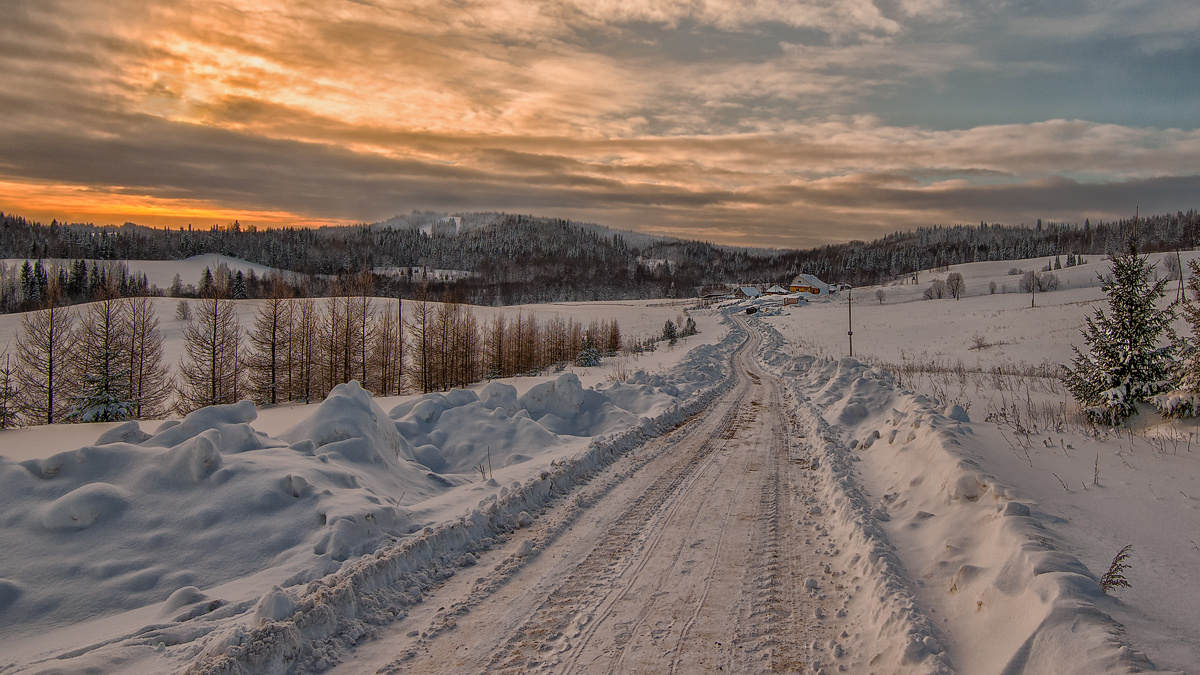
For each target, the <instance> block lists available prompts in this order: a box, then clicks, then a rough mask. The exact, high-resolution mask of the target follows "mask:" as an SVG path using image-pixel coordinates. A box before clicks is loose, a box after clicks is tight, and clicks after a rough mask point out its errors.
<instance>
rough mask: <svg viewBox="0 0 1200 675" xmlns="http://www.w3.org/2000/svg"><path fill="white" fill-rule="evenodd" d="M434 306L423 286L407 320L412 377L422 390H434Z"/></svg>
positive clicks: (409, 366)
mask: <svg viewBox="0 0 1200 675" xmlns="http://www.w3.org/2000/svg"><path fill="white" fill-rule="evenodd" d="M433 321H434V308H433V306H432V305H431V304H430V303H429V291H428V289H427V288H424V287H423V288H422V289H421V291H420V292H419V293H418V294H417V298H416V301H415V302H414V303H413V311H412V313H411V314H410V315H409V318H408V319H407V320H406V321H405V326H406V328H407V330H408V335H409V344H411V345H412V356H411V358H409V360H408V368H409V372H410V379H411V380H412V382H413V383H414V384H415V385H416V386H418V387H420V388H421V391H422V392H425V393H428V392H431V391H433V376H434V367H435V365H436V364H435V361H434V358H435V357H434V353H433V351H434V345H433Z"/></svg>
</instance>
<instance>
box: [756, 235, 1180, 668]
mask: <svg viewBox="0 0 1200 675" xmlns="http://www.w3.org/2000/svg"><path fill="white" fill-rule="evenodd" d="M1197 255H1200V252H1196V251H1184V252H1183V254H1182V258H1183V260H1184V263H1185V265H1186V263H1187V261H1188V260H1189V259H1191V258H1192V257H1194V256H1197ZM1156 261H1157V263H1158V267H1157V268H1156V269H1158V270H1159V271H1162V270H1163V269H1164V268H1165V267H1166V265H1165V256H1162V255H1159V254H1153V255H1152V256H1151V262H1156ZM1038 264H1039V261H1037V260H1029V261H1010V262H1004V263H974V264H967V265H959V266H955V267H952V268H951V269H950V271H957V272H960V273H961V274H963V276H964V277H965V279H966V283H967V290H968V295H967V297H965V298H963V299H962V300H959V301H955V300H953V299H949V298H947V299H944V300H929V301H926V300H920V299H918V298H919V297H920V295H919V294H915V295H913V296H912V298H913V300H914V301H905V300H904V299H902V296H901V295H900V294H899V293H898V292H894V291H898V290H900V289H909V288H916V287H914V286H912V285H909V286H907V287H906V286H900V287H893V286H887V287H884V288H885V289H886V293H887V296H886V299H885V301H884V302H883V303H882V304H881V303H879V302H877V301H875V300H874V299H872V295H873V290H872V289H869V288H868V289H855V291H854V308H853V310H854V313H853V318H854V324H853V328H854V355H855V357H857V358H858V359H860V360H861V361H863V362H866V363H870V364H873V365H878V366H880V367H883V368H885V369H887V370H888V371H889V373H890V374H891V375H893V376H895V378H896V382H897V385H898V387H899V388H903V389H909V390H912V391H914V392H915V393H917V394H923V395H925V396H926V397H927V399H928V401H929V405H931V406H932V407H933V408H935V409H944V407H945V406H948V405H950V404H957V405H959V406H960V407H962V408H964V409H965V410H966V412H968V413H969V416H970V418H971V420H972V423H971V424H969V425H966V424H964V425H963V427H964V429H968V428H969V429H970V430H971V431H972V432H973V433H972V434H971V435H969V436H960V437H959V440H960V442H961V445H953V444H951V445H948V446H947V451H948V452H949V453H950V454H951V455H952V456H954V457H956V458H960V459H964V460H969V461H970V462H973V463H974V464H976V465H978V467H980V468H981V471H980V473H982V474H984V475H986V476H991V477H994V479H995V481H996V483H997V485H1000V486H1010V487H1009V488H1007V489H1008V490H1009V491H1010V492H1011V494H1013V495H1015V496H1017V497H1018V498H1019V500H1020V501H1021V502H1022V503H1024V504H1026V505H1028V506H1030V508H1031V510H1032V512H1033V513H1034V515H1035V516H1036V517H1037V519H1038V522H1039V523H1041V524H1042V525H1044V526H1045V530H1044V531H1042V532H1040V533H1039V534H1038V536H1039V537H1043V538H1045V539H1047V540H1048V541H1050V542H1051V543H1052V544H1053V545H1054V546H1055V547H1056V548H1057V549H1059V550H1061V551H1065V552H1068V553H1069V554H1070V555H1072V556H1074V557H1075V558H1077V559H1078V560H1079V561H1081V562H1082V563H1083V564H1084V565H1085V566H1086V568H1087V570H1088V571H1089V573H1090V574H1091V575H1092V576H1093V577H1097V578H1098V577H1100V576H1101V575H1103V574H1104V572H1105V571H1106V570H1107V569H1108V567H1109V564H1110V563H1111V561H1112V560H1113V558H1114V556H1115V555H1116V554H1117V552H1118V551H1120V550H1121V548H1122V547H1124V546H1126V545H1132V549H1131V551H1130V559H1129V561H1128V562H1129V564H1130V565H1131V566H1132V567H1131V568H1130V569H1129V570H1127V571H1126V576H1127V577H1128V579H1129V582H1130V584H1131V588H1120V589H1116V590H1115V591H1113V592H1112V593H1110V594H1109V595H1106V596H1103V597H1101V598H1099V606H1100V608H1101V610H1102V611H1103V612H1104V613H1106V614H1108V615H1110V616H1112V617H1113V618H1114V619H1115V620H1116V621H1118V622H1119V623H1120V624H1121V625H1122V626H1123V629H1122V630H1123V635H1124V636H1125V639H1127V640H1128V641H1129V642H1130V643H1131V644H1132V646H1133V647H1134V649H1135V650H1137V651H1144V652H1145V653H1146V654H1147V655H1148V656H1149V658H1150V659H1151V660H1152V661H1153V662H1154V663H1155V664H1156V665H1157V666H1158V667H1160V668H1167V669H1174V670H1182V671H1187V672H1191V671H1193V670H1194V669H1195V667H1196V664H1197V663H1200V633H1197V631H1196V630H1195V626H1197V625H1200V590H1198V589H1200V547H1198V546H1197V544H1198V543H1200V538H1198V537H1196V536H1195V535H1194V532H1195V531H1196V530H1197V527H1196V523H1197V522H1200V520H1198V518H1200V487H1197V486H1200V444H1198V443H1197V442H1196V438H1197V426H1196V425H1197V422H1196V421H1195V420H1176V421H1171V420H1163V419H1161V418H1160V417H1158V416H1157V415H1156V414H1154V413H1153V412H1152V411H1150V410H1148V409H1146V410H1143V414H1141V415H1138V416H1136V417H1134V418H1132V419H1131V420H1130V425H1131V428H1129V429H1120V430H1112V429H1097V428H1094V427H1091V426H1090V425H1088V424H1087V423H1086V422H1085V421H1084V420H1082V418H1081V416H1080V415H1079V414H1078V412H1077V410H1078V408H1077V406H1076V404H1075V402H1074V400H1073V399H1072V398H1071V395H1070V393H1069V392H1067V391H1066V390H1065V389H1064V388H1063V387H1062V384H1061V382H1060V381H1059V380H1058V377H1057V374H1058V371H1057V366H1058V364H1062V363H1070V359H1071V355H1072V352H1071V345H1072V344H1075V345H1079V346H1083V340H1082V337H1081V335H1080V328H1081V327H1082V325H1083V323H1084V319H1085V317H1087V316H1090V315H1091V314H1092V312H1093V311H1094V310H1095V308H1097V307H1104V308H1105V309H1107V303H1106V302H1105V300H1104V298H1105V296H1104V294H1103V293H1102V292H1101V291H1100V289H1099V288H1096V287H1084V286H1082V284H1083V282H1084V281H1086V278H1085V276H1078V278H1076V276H1074V275H1090V276H1091V277H1092V278H1093V279H1094V278H1095V275H1096V274H1100V273H1104V272H1106V271H1107V270H1108V263H1107V261H1103V260H1100V259H1095V260H1090V261H1089V263H1088V264H1087V265H1084V266H1080V267H1073V268H1071V270H1070V273H1069V275H1068V273H1067V272H1066V270H1063V271H1060V272H1059V275H1060V277H1062V278H1063V279H1064V282H1066V281H1070V283H1069V284H1068V285H1069V286H1070V288H1067V289H1066V290H1058V291H1054V292H1048V293H1039V294H1038V295H1037V300H1036V303H1037V304H1036V307H1031V306H1030V300H1031V298H1030V296H1029V295H1028V294H1016V293H1012V292H1010V293H1008V294H1003V293H1000V292H997V293H996V294H994V295H992V294H989V293H988V290H987V287H988V284H989V280H994V279H996V278H997V277H996V276H995V275H996V274H997V273H999V274H1004V272H1003V270H1004V269H1008V268H1012V267H1016V268H1023V269H1036V268H1037V265H1038ZM1040 264H1042V265H1044V264H1045V261H1040ZM932 276H933V275H929V274H927V273H922V279H929V278H931V277H932ZM1076 284H1079V285H1078V286H1077V285H1076ZM1174 285H1175V283H1174V282H1172V286H1174ZM918 290H919V289H918ZM1168 299H1172V298H1168ZM1163 302H1164V304H1165V302H1166V301H1165V300H1164V301H1163ZM846 321H847V303H846V298H845V297H840V298H835V299H834V300H833V301H832V302H827V303H813V304H811V305H809V306H808V307H805V308H802V309H799V310H793V309H791V308H789V309H788V310H787V311H786V312H784V313H783V315H781V316H778V317H768V318H766V319H765V320H764V322H765V323H768V324H770V325H771V326H773V327H775V328H776V329H778V330H779V331H780V333H781V334H782V335H783V336H785V338H786V340H787V343H788V344H787V345H786V346H785V347H782V348H781V350H782V351H786V352H788V353H790V354H793V355H801V354H813V355H817V356H829V357H833V358H838V357H840V356H844V355H845V354H846V350H847V336H846ZM1177 329H1178V330H1181V331H1182V332H1184V333H1186V332H1187V329H1186V326H1177ZM887 405H889V406H890V407H895V408H897V409H903V408H901V406H900V405H898V404H896V403H889V404H887ZM872 412H875V411H873V410H872ZM885 412H887V411H886V410H884V411H880V414H883V413H885ZM883 421H884V422H886V421H888V420H883ZM910 422H911V418H909V421H907V422H901V423H900V424H901V425H904V424H909V423H910ZM951 427H952V428H953V427H954V425H951ZM874 428H878V429H881V430H882V431H881V433H885V432H890V430H891V429H893V428H896V427H893V426H891V425H887V426H883V423H882V422H881V423H880V424H876V425H875V427H874ZM871 430H873V429H870V428H868V429H866V430H865V431H864V433H866V432H869V431H871ZM910 430H911V429H910ZM898 433H899V434H900V438H898V439H896V441H895V442H896V443H898V444H901V445H903V441H904V439H905V438H907V435H908V432H907V431H901V432H898ZM846 438H847V440H850V439H851V438H857V439H860V440H861V439H862V436H857V437H850V436H847V437H846ZM885 439H886V433H885ZM968 440H969V442H968ZM889 447H890V446H889ZM906 454H907V455H909V456H913V457H914V458H915V456H916V453H913V452H907V451H906ZM914 461H917V460H915V459H914ZM917 465H918V466H919V465H920V462H919V461H917ZM893 470H896V469H893ZM906 470H907V471H915V470H917V467H916V466H910V467H908V469H906ZM902 474H904V471H901V472H900V473H899V474H897V475H902ZM901 487H903V486H901ZM880 489H884V486H882V485H881V486H880ZM886 492H887V490H884V491H883V492H880V493H878V494H877V495H876V497H877V498H878V496H881V495H883V494H886ZM900 492H901V494H903V492H904V491H903V490H900ZM987 498H994V494H993V493H990V492H989V493H986V494H985V497H984V498H983V499H987ZM925 510H926V511H928V512H932V511H931V510H930V509H925ZM892 522H895V519H893V521H892ZM947 539H950V537H947ZM895 543H897V544H898V543H899V540H897V541H896V542H895ZM944 543H946V542H938V545H942V544H944ZM997 551H998V550H997ZM995 555H996V556H999V555H1000V553H999V552H996V553H995ZM971 564H974V563H971ZM924 571H925V570H924V567H917V568H914V569H913V570H912V574H913V576H914V578H916V579H922V580H923V578H922V577H921V574H922V573H923V572H924ZM953 571H957V568H956V569H955V570H953ZM927 583H928V582H927ZM918 590H920V589H918ZM943 590H944V589H943ZM941 618H942V617H937V619H936V621H935V623H938V624H939V625H940V623H941ZM993 642H994V640H992V639H990V638H989V639H986V640H982V641H981V646H983V647H986V646H988V645H990V644H992V643H993ZM960 661H961V659H960V658H956V659H955V663H956V665H959V666H960V667H961V663H959V662H960Z"/></svg>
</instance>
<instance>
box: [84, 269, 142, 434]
mask: <svg viewBox="0 0 1200 675" xmlns="http://www.w3.org/2000/svg"><path fill="white" fill-rule="evenodd" d="M107 291H108V292H107V297H105V298H104V299H102V300H99V301H97V302H93V303H91V304H90V305H88V306H87V310H86V311H85V312H84V314H83V318H82V319H81V320H80V322H79V331H78V333H77V337H76V341H75V352H76V359H77V365H78V367H79V371H80V381H79V390H78V391H77V392H76V394H75V396H74V398H73V401H72V405H71V412H70V415H69V416H70V419H72V420H74V421H77V422H114V421H117V420H124V419H128V418H130V417H131V416H132V415H133V413H134V410H135V408H136V405H135V403H134V401H133V396H132V393H131V392H130V391H129V380H130V377H129V370H130V362H129V353H128V351H126V346H127V345H128V344H129V337H128V332H129V322H128V320H127V307H126V305H125V303H124V302H122V301H121V300H120V299H118V298H117V297H116V293H115V289H114V288H112V287H111V285H110V288H109V289H107Z"/></svg>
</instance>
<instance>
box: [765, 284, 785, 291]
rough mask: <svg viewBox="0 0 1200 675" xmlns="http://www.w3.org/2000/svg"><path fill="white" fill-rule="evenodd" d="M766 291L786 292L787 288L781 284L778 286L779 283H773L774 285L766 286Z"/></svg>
mask: <svg viewBox="0 0 1200 675" xmlns="http://www.w3.org/2000/svg"><path fill="white" fill-rule="evenodd" d="M767 292H768V293H787V292H788V289H786V288H784V287H783V286H780V285H779V284H775V285H774V286H772V287H770V288H768V289H767Z"/></svg>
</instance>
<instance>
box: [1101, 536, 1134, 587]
mask: <svg viewBox="0 0 1200 675" xmlns="http://www.w3.org/2000/svg"><path fill="white" fill-rule="evenodd" d="M1131 548H1133V544H1126V545H1125V547H1124V548H1122V549H1121V550H1120V551H1118V552H1117V557H1115V558H1113V561H1112V563H1111V564H1110V565H1109V566H1108V571H1107V572H1105V573H1104V576H1103V577H1101V578H1100V590H1102V591H1104V592H1105V593H1106V594H1107V593H1108V592H1109V591H1111V590H1113V589H1114V588H1130V586H1129V581H1128V580H1127V579H1126V578H1125V570H1127V569H1129V565H1128V564H1127V563H1126V562H1125V561H1126V560H1128V559H1129V549H1131Z"/></svg>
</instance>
